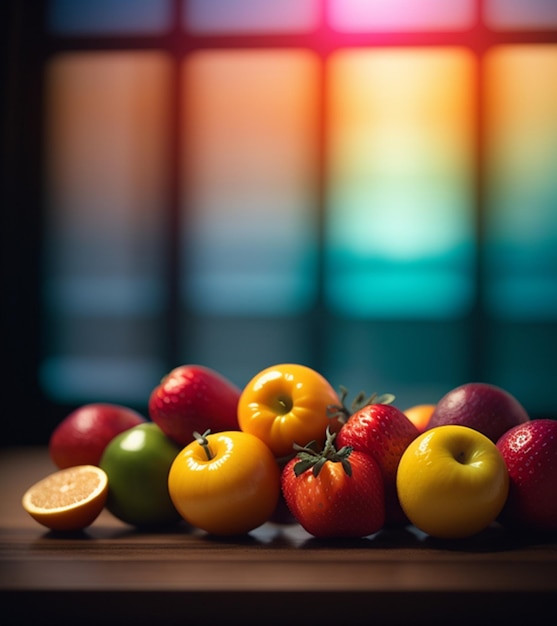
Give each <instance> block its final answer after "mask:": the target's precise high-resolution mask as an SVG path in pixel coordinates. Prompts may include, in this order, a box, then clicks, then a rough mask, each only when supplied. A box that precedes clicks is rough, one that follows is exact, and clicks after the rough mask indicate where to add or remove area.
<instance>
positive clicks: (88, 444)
mask: <svg viewBox="0 0 557 626" xmlns="http://www.w3.org/2000/svg"><path fill="white" fill-rule="evenodd" d="M146 421H147V420H146V418H145V417H143V415H141V414H140V413H138V412H136V411H134V410H133V409H130V408H128V407H125V406H121V405H119V404H110V403H102V402H100V403H93V404H85V405H83V406H81V407H79V408H77V409H75V411H72V412H71V413H70V414H69V415H68V416H66V417H65V418H64V419H63V420H62V421H61V422H60V423H59V424H58V426H57V427H56V428H55V429H54V430H53V432H52V434H51V435H50V439H49V443H48V450H49V453H50V458H51V459H52V461H53V462H54V464H55V465H56V466H57V467H58V468H60V469H64V468H66V467H72V466H74V465H97V466H98V465H99V463H100V460H101V456H102V454H103V452H104V449H105V448H106V446H107V444H108V443H109V442H110V441H112V439H113V438H114V437H116V435H119V434H120V433H121V432H123V431H125V430H128V429H129V428H132V427H133V426H137V425H138V424H143V423H144V422H146Z"/></svg>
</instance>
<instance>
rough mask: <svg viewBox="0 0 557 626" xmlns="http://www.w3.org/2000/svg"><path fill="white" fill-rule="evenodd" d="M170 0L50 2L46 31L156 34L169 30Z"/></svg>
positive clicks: (62, 0) (58, 0) (73, 0)
mask: <svg viewBox="0 0 557 626" xmlns="http://www.w3.org/2000/svg"><path fill="white" fill-rule="evenodd" d="M171 5H172V2H171V0H50V2H49V10H48V27H49V30H50V31H51V32H55V33H60V34H93V33H96V34H109V33H122V34H124V33H127V34H130V33H156V32H160V31H163V30H166V29H168V28H169V26H170V23H171V16H172V6H171Z"/></svg>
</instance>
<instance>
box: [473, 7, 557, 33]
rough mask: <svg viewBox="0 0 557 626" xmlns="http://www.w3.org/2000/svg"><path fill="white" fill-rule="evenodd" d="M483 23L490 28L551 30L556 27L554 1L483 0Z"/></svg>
mask: <svg viewBox="0 0 557 626" xmlns="http://www.w3.org/2000/svg"><path fill="white" fill-rule="evenodd" d="M484 5H485V9H484V10H485V21H486V23H487V24H488V25H489V26H491V27H492V28H497V29H501V30H504V29H506V28H552V27H555V26H557V2H555V0H526V1H525V0H485V2H484Z"/></svg>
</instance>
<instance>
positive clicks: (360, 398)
mask: <svg viewBox="0 0 557 626" xmlns="http://www.w3.org/2000/svg"><path fill="white" fill-rule="evenodd" d="M339 390H340V393H339V396H340V404H329V406H328V407H327V417H329V418H330V419H334V418H336V419H337V420H338V421H339V422H340V423H341V424H345V423H346V422H347V421H348V419H349V418H350V416H351V415H354V413H357V412H358V411H360V410H361V409H363V408H364V407H366V406H369V405H370V404H392V403H393V402H394V400H395V396H394V395H393V394H392V393H383V394H381V395H380V396H378V395H377V393H376V392H373V393H372V394H371V395H370V396H367V397H366V394H365V392H363V391H360V393H358V395H357V396H356V397H355V398H354V400H352V403H351V405H350V408H348V407H347V406H346V404H345V402H344V401H345V399H346V396H347V395H348V389H347V388H346V387H344V386H343V385H339Z"/></svg>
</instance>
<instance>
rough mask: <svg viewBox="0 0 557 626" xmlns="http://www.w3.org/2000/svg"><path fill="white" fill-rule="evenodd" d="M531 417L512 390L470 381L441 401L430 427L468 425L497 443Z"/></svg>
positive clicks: (431, 418)
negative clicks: (505, 434) (510, 430)
mask: <svg viewBox="0 0 557 626" xmlns="http://www.w3.org/2000/svg"><path fill="white" fill-rule="evenodd" d="M529 419H530V417H529V415H528V413H527V412H526V409H525V408H524V407H523V406H522V405H521V404H520V402H519V401H518V400H517V399H516V398H515V397H514V396H513V395H511V394H510V393H509V392H508V391H506V390H504V389H501V387H497V386H495V385H490V384H488V383H466V384H464V385H460V387H456V388H455V389H452V390H451V391H449V392H448V393H446V394H445V395H444V396H443V397H442V398H441V400H439V402H437V404H436V406H435V410H434V411H433V413H432V415H431V417H430V419H429V422H428V424H427V430H429V429H431V428H434V427H436V426H444V425H446V424H456V425H460V426H468V427H469V428H474V429H475V430H477V431H479V432H480V433H482V434H484V435H485V436H486V437H489V439H491V441H493V443H497V440H498V439H499V437H501V435H503V433H505V432H506V431H507V430H509V429H510V428H512V427H513V426H516V425H517V424H523V423H524V422H527V421H529Z"/></svg>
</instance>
